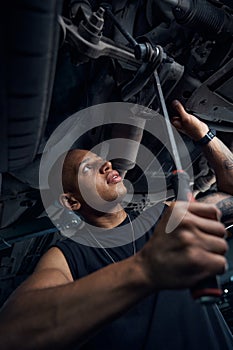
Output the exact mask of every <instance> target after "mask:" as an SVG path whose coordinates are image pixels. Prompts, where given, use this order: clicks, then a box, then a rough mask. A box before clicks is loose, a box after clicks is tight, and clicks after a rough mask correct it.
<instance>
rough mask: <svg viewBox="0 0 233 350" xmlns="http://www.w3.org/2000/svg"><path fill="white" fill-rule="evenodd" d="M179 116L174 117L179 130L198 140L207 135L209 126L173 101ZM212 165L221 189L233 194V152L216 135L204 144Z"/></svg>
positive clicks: (204, 149) (173, 119) (173, 121)
mask: <svg viewBox="0 0 233 350" xmlns="http://www.w3.org/2000/svg"><path fill="white" fill-rule="evenodd" d="M173 107H174V108H175V110H176V111H177V112H178V114H179V115H178V116H175V117H173V118H172V123H173V125H174V126H175V127H176V128H177V130H179V131H181V132H183V133H184V134H186V135H188V136H189V137H190V138H191V139H192V140H193V141H198V140H200V139H201V138H202V137H204V136H205V135H206V133H207V132H208V130H209V128H208V126H207V125H206V124H205V123H203V122H202V121H200V120H199V119H198V118H196V117H195V116H193V115H192V114H189V113H187V112H186V111H185V109H184V107H183V106H182V104H181V103H180V102H179V101H173ZM202 150H203V153H204V154H205V156H206V158H207V160H208V162H209V164H210V166H211V167H212V168H213V169H214V172H215V176H216V182H217V186H218V189H219V191H222V192H226V193H229V194H233V154H232V152H231V151H230V150H229V149H228V147H227V146H226V145H224V143H223V142H222V141H221V140H219V139H218V138H217V137H214V138H213V139H212V140H211V141H210V142H209V143H208V144H207V145H204V146H202Z"/></svg>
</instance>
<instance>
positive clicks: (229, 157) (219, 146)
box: [202, 137, 233, 194]
mask: <svg viewBox="0 0 233 350" xmlns="http://www.w3.org/2000/svg"><path fill="white" fill-rule="evenodd" d="M202 148H203V152H204V154H205V156H206V158H207V160H208V162H209V164H210V166H211V167H212V168H213V169H214V171H215V175H216V181H217V185H218V189H219V190H220V191H223V192H226V193H229V194H233V154H232V152H231V151H230V150H229V148H228V147H226V146H225V145H224V143H223V142H222V141H221V140H219V139H218V138H217V137H215V138H214V139H213V140H211V141H210V142H209V143H208V144H207V145H205V146H203V147H202Z"/></svg>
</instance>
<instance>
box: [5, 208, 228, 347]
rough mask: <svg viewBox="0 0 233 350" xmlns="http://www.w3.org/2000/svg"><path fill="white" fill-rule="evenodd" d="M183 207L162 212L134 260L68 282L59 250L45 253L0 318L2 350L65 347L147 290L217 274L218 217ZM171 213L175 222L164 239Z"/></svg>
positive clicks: (213, 211)
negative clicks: (152, 233) (152, 232)
mask: <svg viewBox="0 0 233 350" xmlns="http://www.w3.org/2000/svg"><path fill="white" fill-rule="evenodd" d="M186 205H187V203H183V202H176V204H175V205H174V204H172V205H171V206H170V207H169V208H167V209H166V211H165V213H164V215H163V217H162V218H161V220H160V221H159V223H158V225H157V227H156V229H155V232H154V235H153V236H152V238H151V239H150V240H149V242H148V243H147V244H146V245H145V246H144V248H143V249H142V250H141V251H140V252H138V253H137V254H136V255H135V256H132V257H130V258H128V259H126V260H124V261H121V262H118V263H115V264H111V265H109V266H107V267H105V268H103V269H101V270H99V271H97V272H94V273H92V274H90V275H89V276H87V277H83V278H81V279H80V280H77V281H74V282H73V280H72V276H71V273H70V270H69V268H68V266H67V263H66V260H65V258H64V256H63V254H62V253H61V251H60V250H59V249H57V248H52V249H51V250H49V251H48V252H47V253H46V254H45V255H44V257H42V260H41V261H40V263H39V265H38V267H37V268H36V270H35V272H34V273H33V275H32V276H31V277H29V279H28V280H27V281H26V282H25V283H23V285H21V286H20V287H19V288H18V290H16V292H15V293H14V294H13V295H12V296H11V297H10V299H9V300H8V302H7V303H6V304H5V306H4V307H3V309H2V311H1V313H0V342H1V346H2V348H3V349H4V350H8V349H11V350H14V349H18V347H19V344H20V348H21V349H25V350H26V349H33V350H39V349H43V350H45V349H51V348H56V349H69V348H71V347H72V346H73V345H74V344H80V343H82V342H84V341H86V340H87V339H88V338H89V337H91V336H92V335H93V334H95V333H96V332H97V331H98V330H99V329H101V328H102V327H103V326H104V325H105V324H106V323H108V322H110V321H111V320H113V319H115V318H117V317H118V316H120V315H121V314H122V313H124V312H125V311H127V310H128V309H129V308H131V307H132V306H133V305H135V304H136V303H137V302H138V301H140V300H141V299H143V298H144V297H146V296H147V295H150V294H151V293H153V292H156V291H158V290H160V289H172V288H175V289H177V288H187V287H192V286H194V285H195V284H196V283H197V282H198V281H199V280H201V279H203V278H206V277H208V276H211V275H215V274H220V273H223V272H224V269H225V265H226V259H225V257H224V254H225V252H226V250H227V244H226V242H225V240H224V238H223V237H224V234H225V229H224V226H223V225H222V224H221V223H220V222H219V221H218V220H217V218H218V215H219V213H220V212H219V211H218V210H217V208H216V207H215V206H213V205H206V204H204V203H190V204H189V208H188V210H187V207H186ZM185 211H186V212H185ZM184 213H185V214H184ZM171 214H173V217H174V218H176V219H177V222H179V224H178V225H177V227H176V228H174V229H173V231H172V232H171V233H169V234H167V233H166V227H167V223H168V220H169V219H170V217H171ZM171 261H172V263H171ZM190 271H192V273H190Z"/></svg>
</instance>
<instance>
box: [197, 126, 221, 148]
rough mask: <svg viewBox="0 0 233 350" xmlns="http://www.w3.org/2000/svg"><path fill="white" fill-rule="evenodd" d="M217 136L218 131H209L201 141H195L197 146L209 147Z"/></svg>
mask: <svg viewBox="0 0 233 350" xmlns="http://www.w3.org/2000/svg"><path fill="white" fill-rule="evenodd" d="M215 136H216V130H215V129H209V131H208V132H207V133H206V135H205V136H203V137H202V138H201V139H200V140H198V141H195V144H196V145H199V146H204V145H207V143H209V142H210V141H211V140H213V138H214V137H215Z"/></svg>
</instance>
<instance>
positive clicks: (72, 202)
mask: <svg viewBox="0 0 233 350" xmlns="http://www.w3.org/2000/svg"><path fill="white" fill-rule="evenodd" d="M59 201H60V203H61V205H63V207H65V208H67V209H69V210H74V211H75V210H79V209H80V207H81V204H80V202H79V201H78V200H77V199H76V198H75V197H74V196H73V195H72V194H70V193H62V194H61V195H60V197H59Z"/></svg>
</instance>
